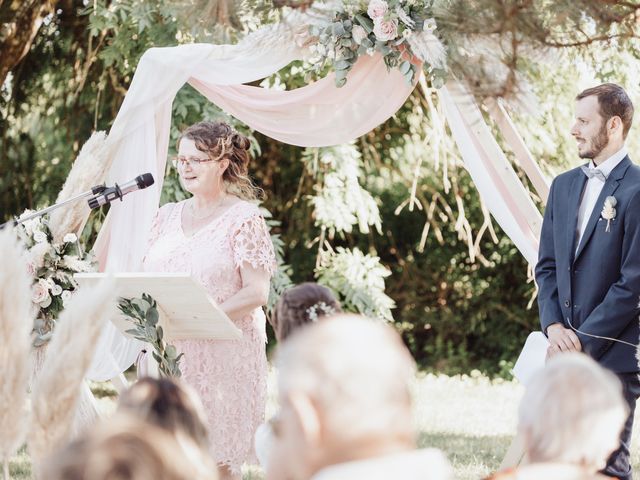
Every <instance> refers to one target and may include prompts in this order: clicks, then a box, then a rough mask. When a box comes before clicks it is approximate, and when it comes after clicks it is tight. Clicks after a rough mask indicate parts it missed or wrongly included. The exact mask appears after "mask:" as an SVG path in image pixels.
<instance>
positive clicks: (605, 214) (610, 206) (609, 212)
mask: <svg viewBox="0 0 640 480" xmlns="http://www.w3.org/2000/svg"><path fill="white" fill-rule="evenodd" d="M617 203H618V201H617V200H616V197H607V198H605V199H604V207H602V213H601V214H600V216H602V218H604V219H605V220H606V221H607V229H606V230H605V231H606V232H608V231H609V230H611V220H613V219H614V218H616V209H615V206H616V204H617Z"/></svg>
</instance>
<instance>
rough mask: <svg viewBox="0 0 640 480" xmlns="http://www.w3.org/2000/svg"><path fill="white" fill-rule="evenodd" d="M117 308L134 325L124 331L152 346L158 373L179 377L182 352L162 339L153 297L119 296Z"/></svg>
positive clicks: (144, 294)
mask: <svg viewBox="0 0 640 480" xmlns="http://www.w3.org/2000/svg"><path fill="white" fill-rule="evenodd" d="M118 309H119V310H120V311H121V312H122V314H123V315H124V316H125V317H126V318H127V320H129V321H130V322H132V323H133V324H134V325H135V328H131V329H129V330H127V331H126V333H128V334H129V335H131V336H132V337H133V338H135V339H137V340H140V341H142V342H145V343H148V344H149V345H151V346H152V347H153V352H151V354H152V355H153V358H154V360H155V361H156V362H158V370H159V372H160V375H161V376H163V377H181V376H182V372H181V371H180V359H181V358H182V356H183V355H184V353H180V354H178V351H177V350H176V347H175V346H173V345H171V344H168V343H166V342H165V341H164V331H163V329H162V327H161V326H160V325H158V321H159V320H160V314H159V312H158V304H157V302H156V301H155V300H154V299H153V297H151V295H149V294H147V293H143V294H142V298H121V299H120V303H119V304H118Z"/></svg>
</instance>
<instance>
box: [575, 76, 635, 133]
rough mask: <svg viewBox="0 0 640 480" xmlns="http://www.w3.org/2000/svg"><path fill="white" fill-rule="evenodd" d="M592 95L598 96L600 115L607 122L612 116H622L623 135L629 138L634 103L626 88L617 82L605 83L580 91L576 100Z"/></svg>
mask: <svg viewBox="0 0 640 480" xmlns="http://www.w3.org/2000/svg"><path fill="white" fill-rule="evenodd" d="M592 96H595V97H597V98H598V105H599V106H600V115H601V116H602V118H604V121H605V122H606V121H608V120H609V119H610V118H611V117H620V119H621V120H622V136H623V137H624V138H627V134H628V133H629V129H630V128H631V124H632V123H633V103H632V102H631V99H630V98H629V96H628V95H627V92H625V90H624V88H622V87H621V86H620V85H616V84H615V83H603V84H602V85H598V86H597V87H592V88H587V89H586V90H584V91H582V92H580V93H579V94H578V96H577V97H576V100H582V99H583V98H586V97H592Z"/></svg>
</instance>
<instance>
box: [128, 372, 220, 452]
mask: <svg viewBox="0 0 640 480" xmlns="http://www.w3.org/2000/svg"><path fill="white" fill-rule="evenodd" d="M118 411H119V412H124V413H128V414H131V415H135V416H136V417H137V418H141V419H144V420H146V421H147V422H149V423H152V424H154V425H157V426H158V427H161V428H163V429H164V430H167V431H169V432H171V433H173V434H174V435H176V434H180V433H181V434H184V435H187V436H188V437H190V438H191V440H192V441H193V442H194V443H195V444H196V445H198V446H199V447H201V448H203V449H206V448H208V446H209V440H208V430H207V426H206V419H205V413H204V410H203V407H202V404H201V403H200V399H199V398H198V396H197V394H196V393H195V392H193V391H192V390H191V389H190V387H188V386H187V385H184V384H182V383H181V382H178V381H177V380H170V379H167V378H157V379H156V378H151V377H145V378H141V379H140V380H138V381H137V382H136V383H135V384H133V385H132V386H131V388H129V389H128V390H127V391H126V392H124V393H123V394H122V395H121V396H120V399H119V401H118Z"/></svg>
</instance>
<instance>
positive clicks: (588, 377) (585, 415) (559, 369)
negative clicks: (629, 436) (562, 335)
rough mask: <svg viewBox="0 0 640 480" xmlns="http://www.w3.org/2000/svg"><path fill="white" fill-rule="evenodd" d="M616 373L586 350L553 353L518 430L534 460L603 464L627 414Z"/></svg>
mask: <svg viewBox="0 0 640 480" xmlns="http://www.w3.org/2000/svg"><path fill="white" fill-rule="evenodd" d="M628 413H629V412H628V408H627V404H626V403H625V401H624V398H623V396H622V387H621V384H620V382H619V380H618V379H617V377H616V376H615V375H614V374H613V373H611V372H609V371H608V370H605V369H604V368H602V367H601V366H600V365H598V364H597V363H596V362H595V361H594V360H592V359H591V358H590V357H588V356H586V355H584V354H581V353H563V354H561V355H558V356H557V357H554V358H552V359H551V360H550V361H549V363H548V364H547V366H546V367H545V368H544V369H543V370H541V371H540V372H539V373H538V374H537V375H536V376H535V377H534V378H533V379H532V380H531V383H530V384H529V385H528V386H527V390H526V392H525V394H524V397H523V398H522V401H521V403H520V410H519V429H520V431H521V432H522V433H523V434H524V438H525V443H526V451H527V454H528V456H529V459H530V461H531V462H534V463H539V462H561V463H568V464H573V465H579V466H583V467H586V468H590V469H592V471H593V472H595V471H596V470H599V469H601V468H603V467H604V466H605V464H606V460H607V458H608V456H609V454H610V453H611V452H612V451H613V450H615V448H616V447H617V446H618V443H619V437H620V432H621V431H622V427H623V425H624V422H625V420H626V417H627V415H628Z"/></svg>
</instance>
